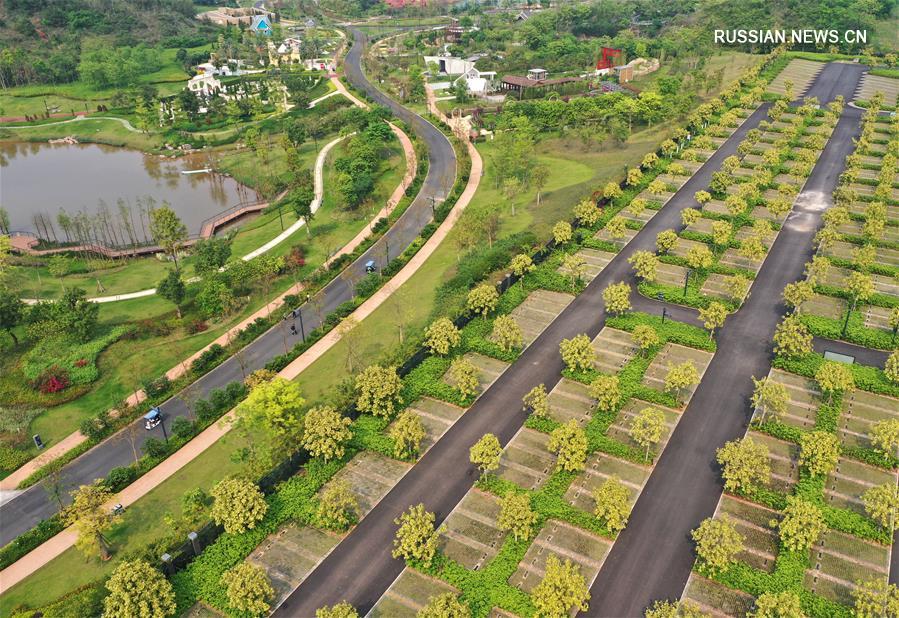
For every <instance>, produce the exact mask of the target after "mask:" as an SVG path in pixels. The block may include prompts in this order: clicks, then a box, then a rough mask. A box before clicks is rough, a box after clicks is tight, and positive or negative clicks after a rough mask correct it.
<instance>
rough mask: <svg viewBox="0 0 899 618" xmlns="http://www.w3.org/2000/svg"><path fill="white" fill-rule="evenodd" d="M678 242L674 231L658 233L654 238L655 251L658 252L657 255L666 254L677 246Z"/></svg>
mask: <svg viewBox="0 0 899 618" xmlns="http://www.w3.org/2000/svg"><path fill="white" fill-rule="evenodd" d="M678 240H679V237H678V235H677V232H675V231H674V230H664V231H662V232H659V233H658V235H657V236H656V249H658V250H659V253H668V252H670V251H671V250H672V249H674V247H675V246H677V241H678Z"/></svg>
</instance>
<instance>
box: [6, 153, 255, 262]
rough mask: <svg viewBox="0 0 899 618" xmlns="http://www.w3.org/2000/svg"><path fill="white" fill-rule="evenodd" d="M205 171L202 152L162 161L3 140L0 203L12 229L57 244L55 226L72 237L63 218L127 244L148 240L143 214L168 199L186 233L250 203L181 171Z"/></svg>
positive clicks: (232, 188) (215, 181) (222, 179)
mask: <svg viewBox="0 0 899 618" xmlns="http://www.w3.org/2000/svg"><path fill="white" fill-rule="evenodd" d="M207 167H212V165H210V161H209V159H208V155H207V154H205V153H202V154H188V155H184V156H181V157H178V158H167V157H160V156H156V155H150V154H145V153H142V152H139V151H136V150H129V149H127V148H117V147H114V146H104V145H99V144H48V143H23V142H3V143H0V206H2V207H3V208H5V209H6V210H7V211H8V213H9V218H10V229H11V230H12V231H20V232H32V233H35V234H38V235H40V236H44V237H45V238H46V237H48V236H49V239H50V240H54V238H53V234H55V236H56V240H59V241H60V242H62V241H65V240H66V230H64V229H63V227H67V228H69V234H70V235H72V236H74V235H75V234H76V231H75V230H73V229H72V228H73V226H74V225H75V224H68V225H64V224H67V223H68V222H67V218H68V219H69V220H75V221H77V222H78V223H79V224H80V225H81V226H82V229H85V228H88V229H89V230H90V231H89V232H88V233H87V234H88V235H89V236H90V237H92V238H98V239H101V240H104V239H112V243H113V244H119V243H121V244H127V243H128V242H129V241H130V239H133V241H135V242H145V241H147V240H149V230H148V229H147V227H148V223H147V222H148V220H149V219H148V215H147V211H148V209H152V208H153V207H159V206H161V205H162V203H163V202H168V203H169V204H170V205H171V207H172V208H173V209H174V210H175V212H177V213H178V216H179V217H181V220H182V221H184V223H185V225H186V226H187V229H188V233H189V234H191V235H193V234H196V233H198V232H199V231H200V226H201V224H202V222H203V221H205V220H206V219H208V218H209V217H211V216H213V215H215V214H217V213H219V212H221V211H223V210H226V209H228V208H230V207H232V206H235V205H237V204H240V203H241V202H248V201H256V200H257V199H258V197H257V195H256V193H255V191H253V190H252V189H249V188H247V187H245V186H243V185H241V184H240V183H238V182H237V181H235V180H234V179H233V178H230V177H228V176H223V175H221V174H214V173H194V174H182V172H183V171H185V170H201V169H205V168H207ZM60 213H62V215H63V216H62V217H60ZM79 213H83V214H79ZM41 215H42V216H41ZM66 216H67V217H66ZM35 219H37V221H36V220H35ZM61 220H62V223H61V222H60V221H61ZM45 228H47V229H46V231H45ZM73 240H74V238H73Z"/></svg>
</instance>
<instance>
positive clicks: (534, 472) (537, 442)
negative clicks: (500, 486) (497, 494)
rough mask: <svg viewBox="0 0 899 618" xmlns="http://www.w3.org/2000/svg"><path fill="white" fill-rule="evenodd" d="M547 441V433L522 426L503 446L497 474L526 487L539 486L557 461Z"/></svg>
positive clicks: (534, 487) (535, 487)
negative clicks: (548, 447)
mask: <svg viewBox="0 0 899 618" xmlns="http://www.w3.org/2000/svg"><path fill="white" fill-rule="evenodd" d="M548 444H549V435H547V434H545V433H543V432H541V431H535V430H533V429H528V428H527V427H523V428H522V429H521V430H520V431H519V432H518V433H517V434H515V437H513V438H512V439H511V440H510V441H509V444H507V445H506V448H505V450H504V451H503V456H502V458H501V459H500V462H499V470H497V476H499V477H500V478H501V479H504V480H507V481H510V482H512V483H515V484H516V485H518V486H520V487H523V488H525V489H537V488H539V487H540V485H541V484H543V482H544V481H545V480H546V478H547V477H548V476H549V475H550V474H552V472H553V470H554V468H555V464H556V458H555V456H554V455H553V454H551V453H550V452H549V450H548V449H547V445H548Z"/></svg>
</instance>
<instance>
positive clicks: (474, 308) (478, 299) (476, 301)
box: [465, 283, 499, 318]
mask: <svg viewBox="0 0 899 618" xmlns="http://www.w3.org/2000/svg"><path fill="white" fill-rule="evenodd" d="M497 302H499V293H498V292H497V291H496V288H495V287H493V286H492V285H490V284H489V283H482V284H481V285H479V286H477V287H476V288H474V289H473V290H471V291H470V292H469V293H468V300H467V301H466V303H465V304H466V306H467V307H468V310H469V311H471V312H472V313H474V314H480V316H481V317H484V318H485V317H487V314H488V313H490V312H491V311H493V310H494V309H496V303H497Z"/></svg>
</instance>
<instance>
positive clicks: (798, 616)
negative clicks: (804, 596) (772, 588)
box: [747, 590, 805, 618]
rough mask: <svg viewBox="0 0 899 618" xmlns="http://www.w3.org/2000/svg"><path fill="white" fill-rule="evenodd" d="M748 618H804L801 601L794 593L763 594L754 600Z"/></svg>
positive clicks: (785, 591)
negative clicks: (753, 607) (752, 608)
mask: <svg viewBox="0 0 899 618" xmlns="http://www.w3.org/2000/svg"><path fill="white" fill-rule="evenodd" d="M747 616H748V618H805V614H804V613H803V611H802V601H800V599H799V596H798V595H797V594H796V593H795V592H790V591H788V590H784V591H782V592H765V593H763V594H761V595H760V596H759V598H757V599H756V600H755V609H754V610H753V611H751V612H749V614H747Z"/></svg>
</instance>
